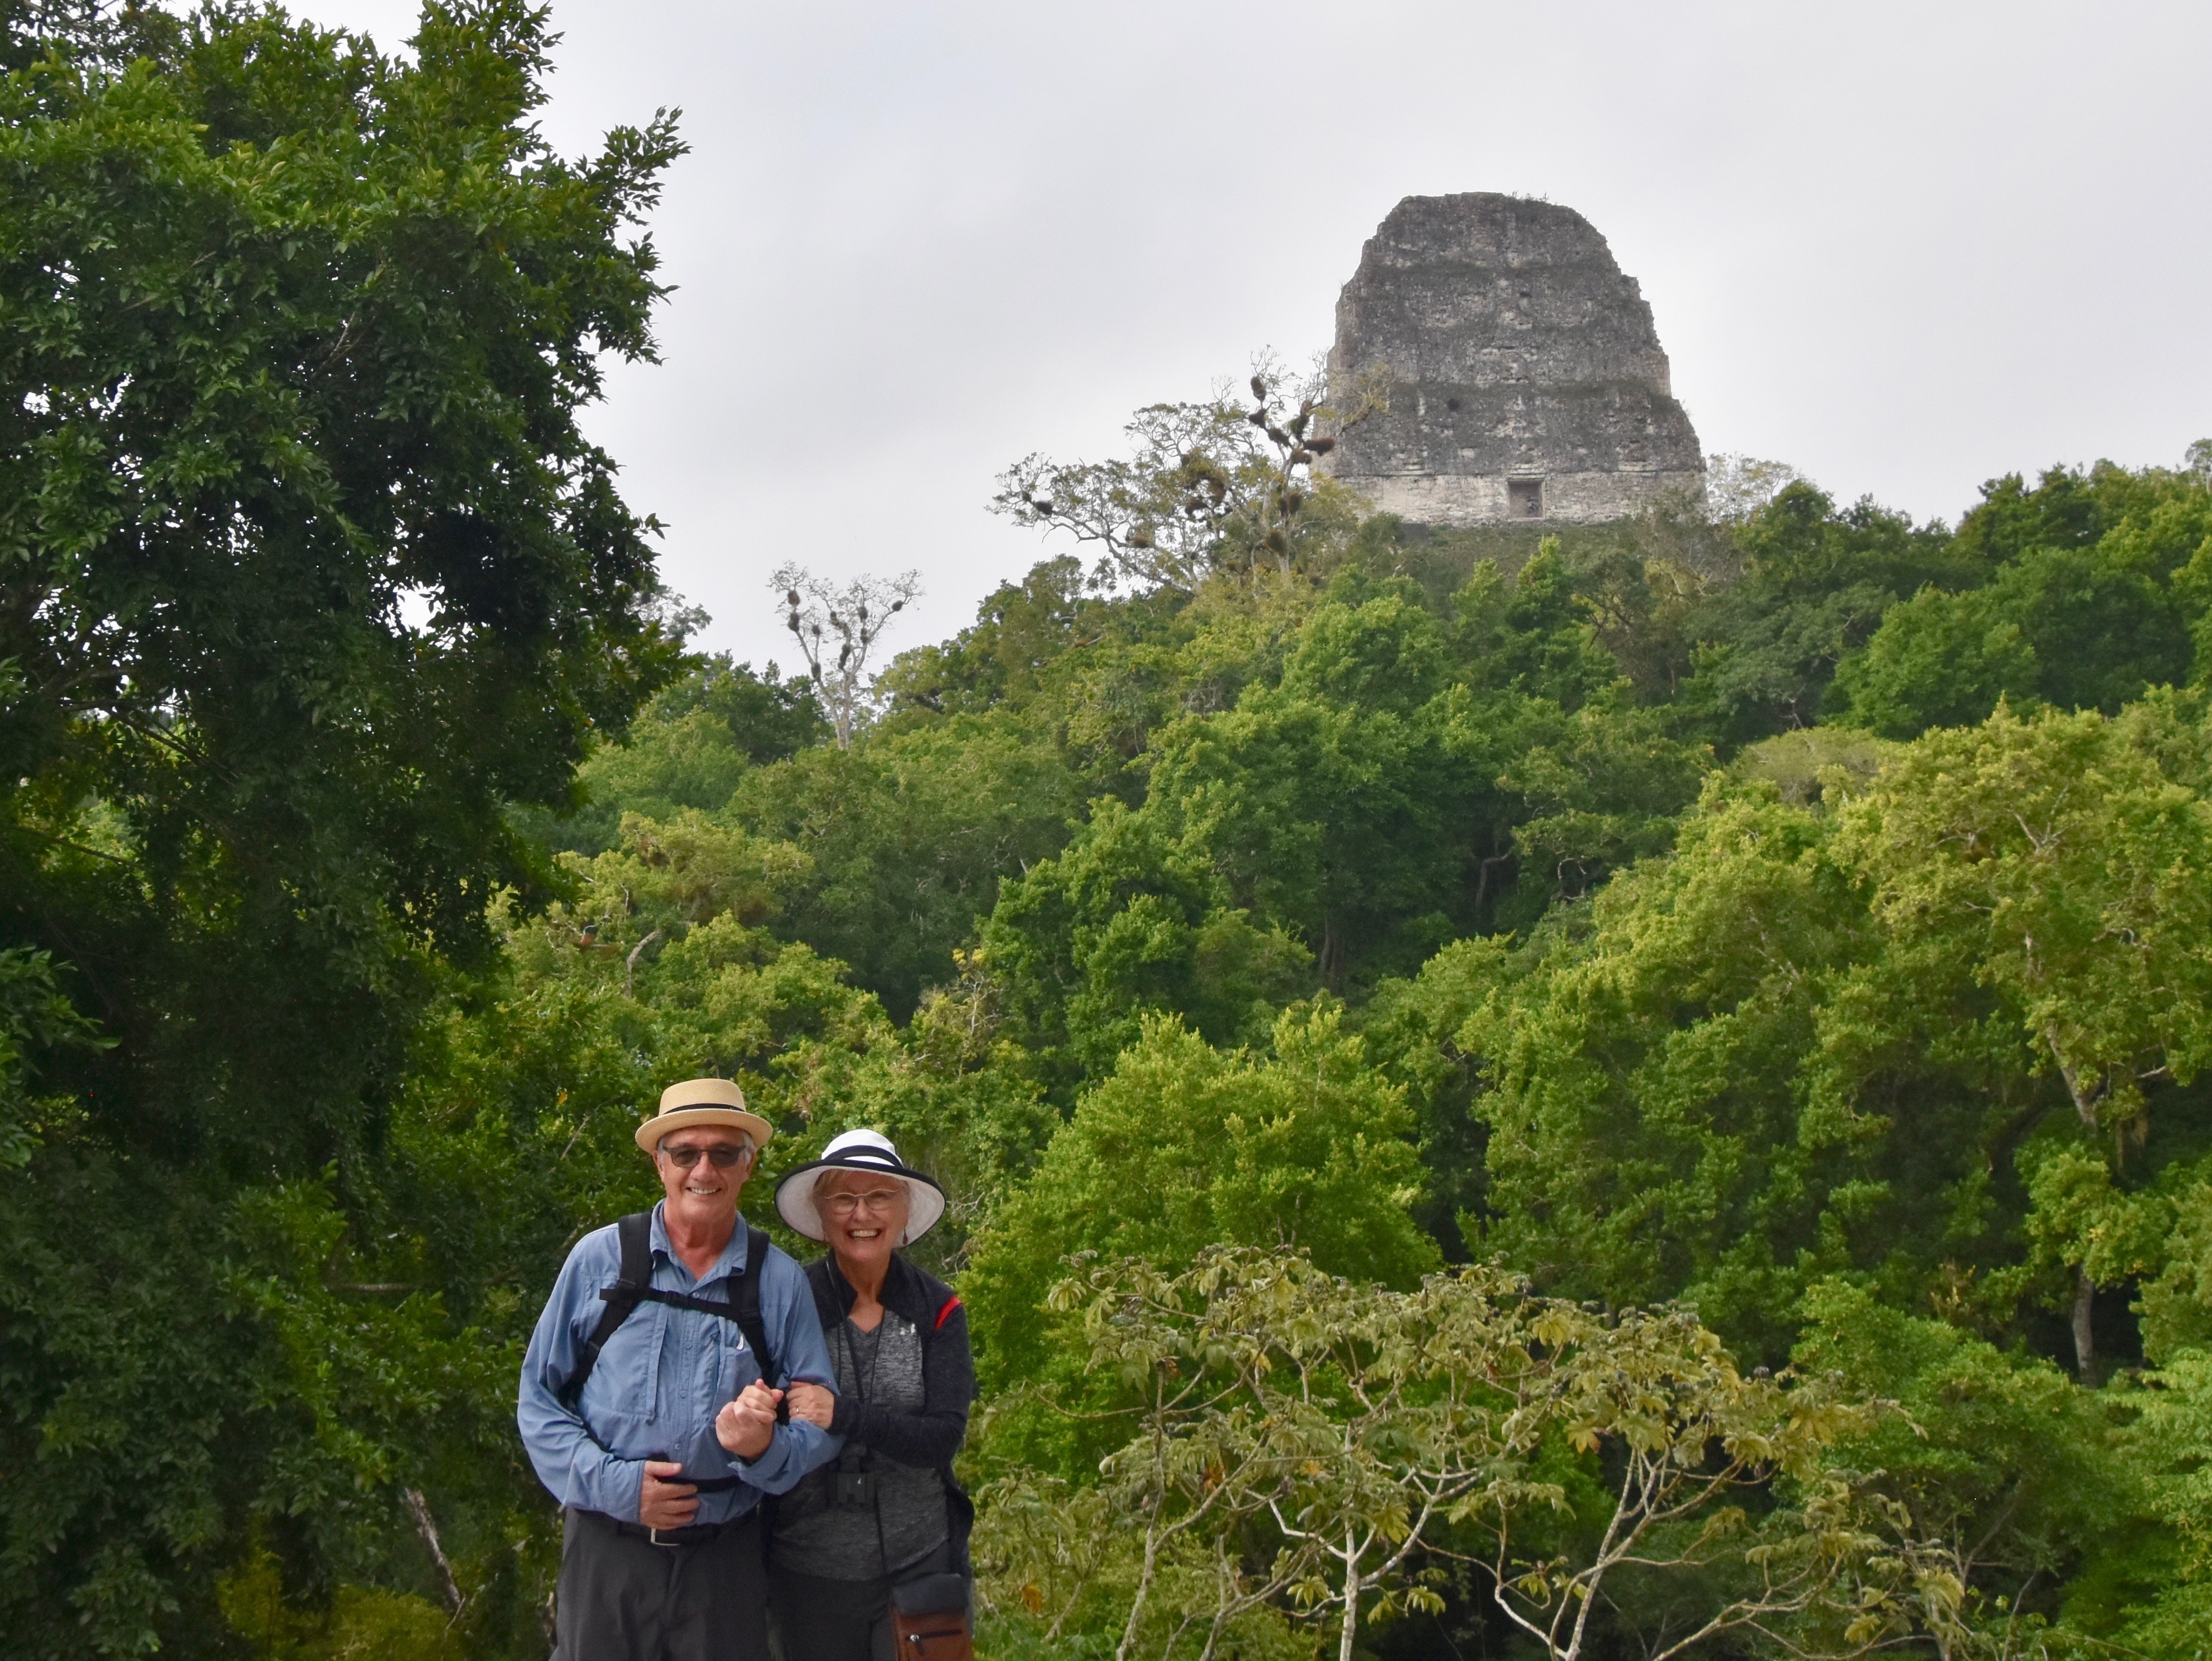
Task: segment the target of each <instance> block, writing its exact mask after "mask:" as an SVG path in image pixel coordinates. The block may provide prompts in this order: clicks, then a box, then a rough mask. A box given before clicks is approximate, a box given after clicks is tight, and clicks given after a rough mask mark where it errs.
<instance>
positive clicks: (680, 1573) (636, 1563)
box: [553, 1506, 769, 1661]
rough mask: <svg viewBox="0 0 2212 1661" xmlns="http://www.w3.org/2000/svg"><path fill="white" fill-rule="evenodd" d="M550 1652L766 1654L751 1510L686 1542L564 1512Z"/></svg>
mask: <svg viewBox="0 0 2212 1661" xmlns="http://www.w3.org/2000/svg"><path fill="white" fill-rule="evenodd" d="M553 1630H554V1643H553V1661H769V1652H768V1568H767V1566H766V1564H765V1563H763V1561H762V1553H761V1530H760V1516H759V1513H758V1512H754V1513H752V1514H751V1515H749V1516H747V1517H746V1518H744V1520H743V1521H741V1522H738V1523H733V1524H731V1525H730V1526H729V1527H727V1528H726V1529H724V1530H722V1531H721V1532H720V1534H717V1535H716V1536H714V1538H713V1539H711V1540H702V1541H701V1542H698V1543H697V1544H696V1545H688V1546H657V1545H655V1544H653V1542H652V1541H650V1540H647V1539H646V1538H644V1537H642V1536H639V1535H635V1534H632V1533H629V1532H628V1531H626V1530H623V1528H622V1527H621V1526H620V1525H619V1524H617V1523H616V1522H615V1520H614V1518H611V1517H602V1516H601V1515H599V1512H595V1511H578V1510H576V1509H575V1508H574V1506H571V1507H569V1508H568V1511H567V1512H566V1513H565V1514H564V1517H563V1521H562V1536H561V1579H560V1584H559V1586H558V1589H557V1590H556V1592H555V1594H554V1605H553Z"/></svg>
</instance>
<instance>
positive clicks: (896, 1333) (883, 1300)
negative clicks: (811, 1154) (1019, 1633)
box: [769, 1130, 975, 1661]
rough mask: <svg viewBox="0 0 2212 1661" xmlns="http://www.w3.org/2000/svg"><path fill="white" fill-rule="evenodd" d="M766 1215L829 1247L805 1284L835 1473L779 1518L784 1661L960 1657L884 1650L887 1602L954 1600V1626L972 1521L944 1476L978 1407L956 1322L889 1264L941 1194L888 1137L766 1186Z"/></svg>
mask: <svg viewBox="0 0 2212 1661" xmlns="http://www.w3.org/2000/svg"><path fill="white" fill-rule="evenodd" d="M775 1208H776V1210H777V1211H778V1212H779V1213H781V1215H782V1217H783V1220H784V1221H785V1222H787V1223H788V1224H789V1225H790V1226H792V1227H793V1229H795V1230H797V1231H798V1232H799V1233H801V1234H804V1235H805V1236H806V1237H807V1238H810V1239H815V1240H820V1241H823V1242H824V1243H825V1244H828V1246H829V1256H826V1257H823V1258H822V1259H821V1260H820V1261H819V1262H816V1263H814V1264H812V1265H811V1266H810V1267H809V1268H808V1269H807V1271H806V1277H807V1279H808V1281H810V1282H811V1283H812V1286H813V1288H814V1302H815V1307H816V1309H817V1311H819V1312H820V1314H821V1317H822V1331H823V1336H824V1337H826V1338H827V1339H828V1341H829V1357H830V1361H831V1364H832V1365H833V1366H835V1368H836V1373H837V1390H838V1394H837V1400H836V1409H835V1412H834V1415H832V1416H831V1418H830V1419H829V1425H828V1428H829V1430H830V1431H831V1432H832V1433H835V1434H836V1435H838V1436H842V1438H844V1440H845V1445H844V1451H842V1453H841V1454H840V1455H839V1456H838V1458H837V1460H836V1463H835V1465H825V1466H823V1467H822V1468H821V1469H817V1470H815V1471H812V1472H811V1473H809V1474H808V1475H806V1476H805V1478H803V1479H802V1480H801V1481H800V1482H799V1485H798V1486H797V1487H796V1488H793V1489H792V1490H791V1491H790V1492H789V1493H788V1494H785V1495H784V1497H783V1499H782V1500H781V1505H780V1506H779V1509H778V1512H777V1516H776V1524H775V1537H774V1541H773V1543H772V1544H771V1546H770V1548H769V1607H770V1610H771V1613H772V1615H773V1617H774V1620H775V1626H776V1630H777V1633H778V1634H779V1636H780V1639H781V1645H782V1649H783V1653H784V1655H785V1656H786V1657H787V1661H888V1658H890V1656H892V1655H893V1654H894V1653H895V1652H896V1651H897V1650H898V1649H900V1648H907V1649H911V1650H912V1651H913V1652H914V1653H915V1655H917V1656H919V1655H924V1654H926V1655H927V1656H930V1657H932V1658H935V1657H940V1656H947V1655H951V1654H954V1653H957V1652H959V1650H961V1649H964V1645H963V1644H960V1643H959V1641H958V1640H953V1646H951V1647H948V1646H945V1645H942V1644H939V1643H937V1642H931V1643H928V1644H927V1645H924V1644H918V1643H910V1644H908V1645H907V1646H898V1645H896V1644H895V1642H894V1639H893V1635H892V1633H893V1621H894V1617H893V1603H894V1591H895V1589H896V1603H897V1606H898V1608H899V1609H902V1610H915V1609H945V1607H946V1606H947V1604H948V1603H951V1602H953V1601H956V1600H957V1602H958V1603H960V1604H961V1606H962V1608H961V1611H960V1616H956V1617H953V1618H954V1620H955V1623H956V1624H957V1623H958V1621H959V1619H960V1618H961V1617H964V1614H965V1609H964V1603H965V1597H964V1593H965V1585H964V1577H965V1576H966V1574H967V1573H968V1530H969V1524H970V1523H971V1522H972V1521H973V1520H974V1517H975V1508H974V1507H973V1506H970V1505H969V1501H968V1496H967V1494H965V1493H964V1492H963V1490H962V1489H961V1487H960V1484H959V1483H958V1482H957V1481H956V1480H955V1479H954V1477H953V1475H952V1456H953V1455H954V1454H955V1453H957V1452H958V1451H959V1449H960V1443H961V1439H963V1437H964V1436H965V1435H966V1434H967V1433H968V1409H969V1403H970V1402H972V1401H973V1400H974V1398H975V1360H974V1358H973V1357H972V1356H971V1355H970V1354H969V1348H968V1312H967V1311H966V1310H964V1309H963V1308H962V1307H961V1305H960V1299H958V1297H957V1296H956V1295H955V1294H954V1293H953V1291H952V1288H951V1287H948V1286H946V1285H945V1282H944V1281H939V1280H937V1279H935V1278H934V1277H933V1276H931V1275H925V1274H923V1273H922V1271H921V1270H920V1269H916V1268H915V1266H914V1265H913V1264H911V1263H909V1262H907V1260H906V1259H905V1258H904V1257H902V1256H900V1255H899V1252H898V1250H897V1249H898V1248H899V1247H900V1246H902V1245H906V1244H910V1243H911V1242H913V1241H915V1240H917V1239H920V1238H921V1237H922V1235H924V1234H926V1233H927V1232H929V1230H930V1228H931V1226H933V1225H934V1224H935V1223H936V1221H937V1220H938V1219H939V1217H941V1216H943V1215H944V1214H945V1195H944V1192H943V1190H942V1189H939V1187H938V1185H937V1184H936V1183H934V1182H933V1181H931V1180H930V1178H928V1177H925V1176H923V1175H922V1174H921V1172H920V1171H911V1170H908V1168H907V1166H906V1165H905V1164H904V1163H903V1162H902V1160H901V1159H899V1156H898V1150H897V1149H896V1147H892V1145H891V1143H890V1140H889V1139H888V1138H887V1137H884V1136H883V1135H878V1133H877V1132H875V1131H872V1130H848V1131H847V1132H846V1133H845V1134H844V1135H841V1136H839V1137H837V1138H836V1139H835V1140H834V1141H831V1142H830V1144H829V1147H827V1148H825V1149H824V1150H823V1155H822V1157H821V1158H820V1159H817V1160H816V1161H815V1162H814V1163H813V1164H811V1165H801V1166H799V1169H797V1170H796V1171H792V1172H790V1173H789V1174H788V1175H787V1176H786V1177H784V1178H783V1180H782V1181H781V1183H777V1185H776V1190H775ZM952 1577H960V1578H959V1579H954V1578H952ZM900 1618H901V1619H902V1621H903V1622H904V1623H905V1624H907V1625H908V1626H909V1627H910V1626H912V1625H914V1624H915V1622H914V1621H913V1619H912V1617H911V1616H902V1617H900ZM921 1624H923V1625H927V1624H930V1623H929V1622H927V1621H924V1622H922V1623H921ZM938 1624H940V1625H941V1624H942V1622H941V1621H939V1622H938Z"/></svg>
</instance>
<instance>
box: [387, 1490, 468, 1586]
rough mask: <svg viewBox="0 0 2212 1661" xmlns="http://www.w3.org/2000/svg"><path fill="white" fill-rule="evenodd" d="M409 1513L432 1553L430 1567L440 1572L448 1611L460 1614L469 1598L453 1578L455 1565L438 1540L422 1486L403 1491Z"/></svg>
mask: <svg viewBox="0 0 2212 1661" xmlns="http://www.w3.org/2000/svg"><path fill="white" fill-rule="evenodd" d="M401 1497H402V1498H404V1500H406V1501H407V1510H408V1513H409V1514H410V1516H412V1517H413V1518H414V1519H415V1531H416V1533H417V1534H419V1535H421V1536H422V1543H423V1545H424V1546H425V1547H427V1548H428V1550H429V1553H430V1567H432V1568H434V1569H435V1570H436V1571H437V1573H438V1591H439V1595H440V1596H441V1597H444V1599H445V1600H446V1608H447V1610H448V1612H450V1613H452V1614H454V1615H459V1613H460V1612H461V1605H462V1604H463V1603H465V1602H466V1601H467V1600H466V1599H465V1598H464V1597H462V1596H461V1588H460V1583H459V1582H458V1581H457V1580H455V1579H453V1565H452V1564H451V1563H449V1562H447V1561H446V1548H445V1547H443V1546H442V1545H441V1544H440V1543H439V1542H438V1525H437V1524H436V1523H435V1522H434V1521H432V1520H431V1517H430V1502H429V1501H428V1500H425V1499H424V1498H423V1497H422V1489H420V1488H408V1489H405V1490H404V1491H403V1494H402V1496H401Z"/></svg>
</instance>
